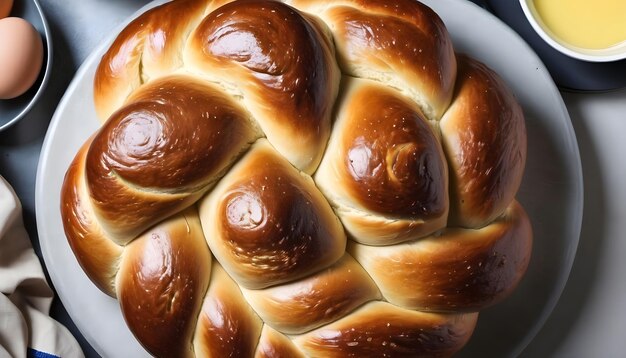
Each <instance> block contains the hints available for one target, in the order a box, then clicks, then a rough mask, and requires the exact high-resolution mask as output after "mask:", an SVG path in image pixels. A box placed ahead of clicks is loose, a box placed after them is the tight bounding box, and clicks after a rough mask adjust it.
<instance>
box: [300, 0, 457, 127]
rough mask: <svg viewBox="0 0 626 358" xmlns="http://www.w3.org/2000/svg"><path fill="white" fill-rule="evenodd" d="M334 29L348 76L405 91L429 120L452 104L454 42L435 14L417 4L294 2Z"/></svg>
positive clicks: (361, 0)
mask: <svg viewBox="0 0 626 358" xmlns="http://www.w3.org/2000/svg"><path fill="white" fill-rule="evenodd" d="M291 2H292V3H293V4H294V5H296V6H298V7H300V6H302V8H304V9H305V10H307V11H311V12H313V13H314V14H316V15H318V16H320V17H321V18H322V19H324V21H325V22H326V23H328V24H329V26H330V27H331V28H332V29H333V33H334V39H335V46H336V47H337V52H338V61H339V64H340V66H341V69H342V71H343V72H344V73H346V74H348V75H351V76H356V77H361V78H369V79H373V80H377V81H380V82H382V83H384V84H386V85H389V86H392V87H395V88H397V89H400V90H402V91H403V92H405V93H406V94H407V95H409V96H410V97H412V98H414V99H415V100H416V102H417V103H418V104H419V105H421V106H422V109H423V110H424V112H425V114H426V115H427V116H428V117H429V118H430V119H438V118H440V117H441V115H442V114H443V112H444V111H445V109H446V108H447V107H448V104H449V103H450V99H451V98H452V93H453V90H454V81H455V78H456V70H457V69H456V60H455V57H454V50H453V47H452V41H451V39H450V36H449V34H448V32H447V30H446V28H445V25H444V24H443V21H441V19H440V18H439V16H437V14H436V13H435V12H434V11H432V10H431V9H430V8H428V7H427V6H425V5H424V4H422V3H420V2H418V1H413V0H400V1H394V3H393V5H392V6H390V5H391V4H389V3H388V2H386V1H365V0H344V1H332V2H328V1H311V0H294V1H291Z"/></svg>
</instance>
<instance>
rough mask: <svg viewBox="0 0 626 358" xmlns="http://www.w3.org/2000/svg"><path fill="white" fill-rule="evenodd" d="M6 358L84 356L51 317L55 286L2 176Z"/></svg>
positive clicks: (1, 350) (2, 344)
mask: <svg viewBox="0 0 626 358" xmlns="http://www.w3.org/2000/svg"><path fill="white" fill-rule="evenodd" d="M0 291H1V292H2V294H0V357H15V358H22V357H24V358H31V357H37V358H53V357H64V358H65V357H67V358H74V357H84V355H83V352H82V350H81V349H80V346H79V345H78V343H77V342H76V340H75V339H74V337H73V336H72V334H71V333H70V332H69V331H68V330H67V328H65V327H64V326H62V325H61V324H60V323H59V322H57V321H55V320H54V319H52V318H50V316H49V315H48V314H49V311H50V305H51V304H52V298H53V295H54V293H53V291H52V289H51V288H50V286H49V285H48V283H47V282H46V278H45V276H44V273H43V270H42V268H41V264H40V263H39V259H38V258H37V255H35V252H34V250H33V248H32V246H31V243H30V240H29V238H28V234H27V232H26V230H25V229H24V224H23V221H22V205H21V204H20V201H19V199H18V198H17V196H16V195H15V192H14V191H13V189H12V188H11V186H10V185H9V184H8V183H7V182H6V180H4V178H3V177H2V176H0Z"/></svg>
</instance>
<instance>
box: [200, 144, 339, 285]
mask: <svg viewBox="0 0 626 358" xmlns="http://www.w3.org/2000/svg"><path fill="white" fill-rule="evenodd" d="M200 216H201V219H202V222H203V226H204V230H205V236H206V237H207V240H208V242H209V246H210V247H211V250H212V251H213V254H214V255H215V256H216V257H217V259H218V260H219V261H220V263H221V264H222V265H223V266H224V269H225V270H226V271H227V272H228V273H229V274H230V275H231V276H233V278H234V279H235V281H237V283H239V284H240V285H242V286H243V287H246V288H253V289H258V288H264V287H268V286H272V285H276V284H279V283H284V282H287V281H291V280H294V279H297V278H300V277H303V276H305V275H308V274H310V273H313V272H315V271H318V270H320V269H322V268H324V267H328V266H330V265H331V264H332V263H333V262H335V261H337V260H338V259H339V258H340V257H341V256H342V255H343V253H344V251H345V243H346V238H345V235H344V233H343V228H342V227H341V224H340V223H339V220H338V219H337V218H336V217H335V215H334V213H333V211H332V209H331V207H330V205H329V204H328V202H327V201H326V200H325V199H324V197H323V196H322V194H321V193H320V192H319V191H318V190H317V189H316V188H315V185H314V184H313V181H312V180H311V179H310V177H308V176H305V175H304V174H300V173H299V172H298V171H297V170H296V169H295V168H294V167H292V166H291V165H290V164H289V163H288V162H287V161H286V160H285V159H283V158H282V157H281V156H280V155H279V154H278V153H277V152H276V151H275V150H274V149H273V148H272V147H271V145H270V144H269V143H268V142H267V141H266V140H259V141H258V142H257V143H255V144H254V145H253V146H252V148H251V149H250V152H249V153H248V154H247V155H246V156H245V157H243V158H242V159H241V160H240V161H239V162H238V163H237V165H236V166H235V167H233V168H232V169H231V170H230V171H229V173H228V174H227V175H226V176H225V177H224V178H223V179H222V181H221V182H220V184H219V185H218V186H217V187H216V188H215V189H213V190H212V192H211V193H210V194H209V195H208V197H207V199H203V201H202V202H201V203H200Z"/></svg>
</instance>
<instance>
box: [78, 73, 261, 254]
mask: <svg viewBox="0 0 626 358" xmlns="http://www.w3.org/2000/svg"><path fill="white" fill-rule="evenodd" d="M257 136H258V134H257V133H256V130H255V128H254V127H253V125H252V124H251V122H250V119H249V117H248V115H247V113H246V112H245V110H243V109H242V108H241V107H240V106H239V105H238V104H237V103H236V102H234V101H233V100H232V99H231V98H230V97H228V96H226V95H224V94H223V92H222V91H220V90H219V89H217V87H215V86H211V85H209V84H207V83H204V82H201V81H198V80H197V79H194V78H192V77H189V76H180V75H177V76H170V77H164V78H162V79H159V80H155V81H153V82H151V83H150V84H147V85H145V86H142V87H141V88H140V89H139V90H138V91H136V92H135V93H133V95H132V96H131V98H130V101H129V102H128V104H127V105H125V106H124V107H123V108H122V109H120V110H118V111H117V112H115V114H113V115H112V116H111V119H110V120H109V121H108V122H107V123H106V124H105V125H104V126H103V127H102V128H101V130H100V131H99V132H98V134H96V136H95V137H94V140H93V143H92V144H91V146H90V149H89V152H88V155H87V163H86V166H87V170H86V175H87V185H88V188H89V193H90V195H91V197H92V200H93V203H94V207H95V211H96V213H97V215H98V216H99V218H100V219H101V221H102V222H103V226H104V227H105V229H106V230H107V231H108V232H109V233H111V234H112V235H113V236H114V237H117V238H118V239H117V240H118V241H119V242H121V243H125V242H128V241H129V240H131V239H133V238H134V237H135V236H136V235H138V234H139V233H140V232H141V231H143V230H145V229H146V228H148V227H149V226H150V225H153V224H155V223H156V222H159V221H160V220H162V219H164V218H166V217H168V216H169V215H172V214H173V213H175V212H177V211H180V210H182V209H183V208H185V207H187V206H189V205H191V204H193V203H194V202H195V201H197V200H198V199H199V198H200V196H201V195H202V194H203V193H204V192H205V191H206V190H207V189H209V185H211V184H212V183H214V182H215V181H216V180H217V178H219V176H220V175H221V173H222V172H223V171H224V170H226V168H228V166H229V165H231V164H232V162H233V161H234V160H235V159H236V158H237V156H238V155H239V153H241V152H242V151H243V150H244V149H245V148H246V147H247V146H248V145H249V143H250V142H252V141H253V140H254V139H255V138H256V137H257Z"/></svg>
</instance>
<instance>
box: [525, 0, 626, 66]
mask: <svg viewBox="0 0 626 358" xmlns="http://www.w3.org/2000/svg"><path fill="white" fill-rule="evenodd" d="M520 5H521V6H522V9H523V10H524V14H525V15H526V17H527V18H528V21H529V22H530V24H531V25H532V27H533V28H534V29H535V31H536V32H537V33H538V34H539V36H541V38H542V39H543V40H544V41H545V42H547V43H548V44H549V45H550V46H552V47H553V48H555V49H556V50H558V51H560V52H561V53H563V54H565V55H567V56H570V57H573V58H576V59H579V60H583V61H592V62H611V61H618V60H622V59H625V58H626V0H595V1H589V0H520Z"/></svg>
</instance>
